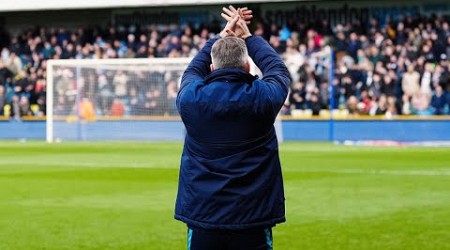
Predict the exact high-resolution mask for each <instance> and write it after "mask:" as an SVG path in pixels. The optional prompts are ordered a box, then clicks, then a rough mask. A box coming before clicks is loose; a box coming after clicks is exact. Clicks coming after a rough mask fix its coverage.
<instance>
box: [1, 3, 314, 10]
mask: <svg viewBox="0 0 450 250" xmlns="http://www.w3.org/2000/svg"><path fill="white" fill-rule="evenodd" d="M292 1H295V0H246V1H242V0H229V1H223V0H194V1H191V0H128V1H123V0H108V1H107V2H106V1H104V0H77V1H59V2H55V1H53V0H41V1H35V0H21V1H5V2H2V4H1V5H0V12H15V11H41V10H70V9H104V8H133V7H163V6H179V5H191V6H192V5H214V4H224V5H228V4H246V3H273V2H292ZM297 1H311V0H297ZM313 1H318V0H313Z"/></svg>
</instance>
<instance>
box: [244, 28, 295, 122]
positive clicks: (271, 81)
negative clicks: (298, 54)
mask: <svg viewBox="0 0 450 250" xmlns="http://www.w3.org/2000/svg"><path fill="white" fill-rule="evenodd" d="M245 41H246V44H247V49H248V54H249V56H250V57H251V58H252V60H253V61H254V62H255V64H256V66H258V68H259V69H260V70H261V72H262V74H263V78H262V80H263V81H264V82H265V83H266V84H265V86H264V89H265V90H266V91H267V94H268V97H269V99H270V101H271V103H272V108H273V113H274V115H277V114H278V112H279V111H280V109H281V107H282V106H283V103H284V101H285V100H286V97H287V95H288V92H289V84H290V83H291V76H290V74H289V71H288V69H287V67H286V65H285V64H284V62H283V61H282V60H281V58H280V56H279V55H278V53H277V52H276V51H275V50H274V49H273V48H272V47H271V46H270V45H269V44H268V43H267V42H266V41H265V40H264V39H263V38H261V37H258V36H251V37H249V38H247V39H246V40H245Z"/></svg>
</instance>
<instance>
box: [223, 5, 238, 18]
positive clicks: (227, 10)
mask: <svg viewBox="0 0 450 250" xmlns="http://www.w3.org/2000/svg"><path fill="white" fill-rule="evenodd" d="M222 11H223V12H224V13H225V14H227V15H229V16H231V17H232V16H235V15H236V13H235V12H233V11H231V10H229V9H227V8H225V7H223V8H222Z"/></svg>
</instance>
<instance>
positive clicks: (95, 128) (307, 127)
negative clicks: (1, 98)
mask: <svg viewBox="0 0 450 250" xmlns="http://www.w3.org/2000/svg"><path fill="white" fill-rule="evenodd" d="M79 126H80V125H79V123H76V122H75V123H66V122H61V124H60V125H58V126H57V129H56V131H55V134H58V133H60V132H58V131H59V130H60V131H61V133H63V134H64V138H62V139H63V140H172V141H180V140H183V136H184V126H183V124H182V123H181V121H97V122H89V123H85V124H82V125H81V130H80V129H77V127H79ZM124 128H125V129H124ZM282 128H283V137H284V138H283V139H284V140H285V141H327V140H329V133H330V122H329V120H284V121H282ZM80 131H81V132H80ZM118 131H120V132H118ZM333 132H334V140H337V141H344V140H355V141H357V140H394V141H405V142H410V141H450V120H335V121H334V125H333ZM0 139H13V140H16V139H26V140H45V121H0Z"/></svg>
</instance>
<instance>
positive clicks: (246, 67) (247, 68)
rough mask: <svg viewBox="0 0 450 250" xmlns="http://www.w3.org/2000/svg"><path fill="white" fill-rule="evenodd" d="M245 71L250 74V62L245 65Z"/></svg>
mask: <svg viewBox="0 0 450 250" xmlns="http://www.w3.org/2000/svg"><path fill="white" fill-rule="evenodd" d="M244 70H245V72H247V73H250V62H249V61H247V62H246V63H245V65H244Z"/></svg>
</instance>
